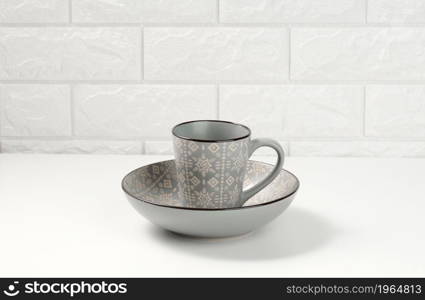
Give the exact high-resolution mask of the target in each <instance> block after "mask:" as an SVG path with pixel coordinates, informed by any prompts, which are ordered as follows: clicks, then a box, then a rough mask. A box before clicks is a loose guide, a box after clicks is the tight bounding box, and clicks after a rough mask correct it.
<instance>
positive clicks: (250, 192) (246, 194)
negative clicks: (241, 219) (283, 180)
mask: <svg viewBox="0 0 425 300" xmlns="http://www.w3.org/2000/svg"><path fill="white" fill-rule="evenodd" d="M260 147H270V148H272V149H274V150H275V151H276V152H277V162H276V165H275V166H274V168H273V170H272V171H271V172H270V174H269V175H267V176H266V178H264V179H263V180H261V181H260V182H259V183H257V184H256V185H254V186H253V187H251V188H249V189H247V190H246V191H243V192H242V195H241V198H240V200H239V203H238V206H242V205H243V204H244V203H245V202H246V201H247V200H248V199H249V198H251V197H252V196H254V195H255V194H257V193H258V192H259V191H261V190H262V189H263V188H265V187H266V186H267V185H268V184H270V183H271V182H272V181H273V179H275V178H276V176H277V175H279V173H280V171H281V169H282V165H283V161H284V159H285V153H284V151H283V149H282V146H280V144H279V143H278V142H276V141H275V140H272V139H268V138H259V139H253V140H252V141H251V142H250V144H249V146H248V157H251V155H252V154H253V153H254V152H255V150H257V149H258V148H260Z"/></svg>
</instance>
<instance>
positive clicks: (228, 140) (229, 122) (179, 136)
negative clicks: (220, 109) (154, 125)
mask: <svg viewBox="0 0 425 300" xmlns="http://www.w3.org/2000/svg"><path fill="white" fill-rule="evenodd" d="M201 122H215V123H227V124H231V125H235V126H240V127H243V128H245V129H246V130H247V131H248V133H247V134H245V135H242V136H239V137H236V138H229V139H219V140H209V139H194V138H191V137H187V136H182V135H178V134H177V133H176V132H175V130H176V128H177V127H179V126H181V125H184V124H189V123H201ZM171 133H172V134H173V135H174V136H175V137H177V138H180V139H184V140H187V141H193V142H204V143H220V142H232V141H238V140H242V139H245V138H247V137H250V136H251V129H249V127H248V126H246V125H243V124H240V123H235V122H231V121H224V120H193V121H186V122H182V123H179V124H177V125H175V126H174V127H173V129H172V130H171Z"/></svg>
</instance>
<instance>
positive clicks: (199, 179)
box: [172, 120, 284, 209]
mask: <svg viewBox="0 0 425 300" xmlns="http://www.w3.org/2000/svg"><path fill="white" fill-rule="evenodd" d="M172 133H173V136H174V137H173V139H174V153H175V156H176V159H175V162H176V169H177V181H178V184H179V192H180V197H181V198H182V199H184V201H185V203H186V205H187V206H188V207H195V208H209V209H220V208H231V207H241V206H242V205H243V204H244V203H245V202H246V201H247V200H248V199H249V198H251V197H252V196H254V195H255V194H256V193H258V192H259V191H260V190H262V189H263V188H264V187H266V186H267V185H268V184H269V183H271V182H272V181H273V179H274V178H275V177H276V176H277V175H278V174H279V172H280V170H281V168H282V165H283V159H284V153H283V149H282V147H281V146H280V145H279V143H278V142H276V141H274V140H271V139H266V138H261V139H254V140H251V130H250V129H249V128H248V127H246V126H244V125H241V124H236V123H232V122H226V121H215V120H200V121H190V122H185V123H181V124H178V125H176V126H175V127H174V128H173V130H172ZM262 146H267V147H271V148H273V149H274V150H275V151H276V152H277V155H278V160H277V163H276V166H275V167H274V169H273V170H272V171H271V172H270V174H268V175H267V176H266V177H265V178H264V179H263V180H262V181H260V182H259V183H257V184H256V185H254V186H252V187H250V188H248V189H247V190H245V191H242V187H243V186H242V185H243V181H244V178H245V169H246V164H247V161H248V159H249V157H250V156H251V155H252V153H253V152H254V151H255V150H256V149H257V148H259V147H262Z"/></svg>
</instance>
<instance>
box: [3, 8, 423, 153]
mask: <svg viewBox="0 0 425 300" xmlns="http://www.w3.org/2000/svg"><path fill="white" fill-rule="evenodd" d="M203 118H205V119H216V118H218V119H226V120H234V121H239V122H243V123H246V124H247V125H249V126H250V127H251V128H252V130H253V136H254V137H255V136H268V137H272V138H275V139H277V140H279V141H280V142H281V143H282V145H283V146H284V148H285V149H286V152H287V153H288V154H289V155H301V156H313V155H317V156H333V155H336V156H383V157H388V156H406V157H415V156H425V1H423V0H178V1H177V0H163V1H157V0H0V147H1V148H0V149H1V151H2V152H22V153H33V152H41V153H118V154H124V153H126V154H141V153H148V154H171V153H172V144H171V142H170V140H171V139H170V129H171V126H172V125H174V124H176V123H178V122H181V121H184V120H190V119H203ZM258 154H266V155H268V154H273V152H272V151H269V150H267V149H261V151H259V152H258Z"/></svg>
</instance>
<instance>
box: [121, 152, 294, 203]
mask: <svg viewBox="0 0 425 300" xmlns="http://www.w3.org/2000/svg"><path fill="white" fill-rule="evenodd" d="M167 161H174V159H170V160H165V161H159V162H155V163H152V164H149V165H146V166H143V167H140V168H137V169H134V170H133V171H131V172H130V173H128V174H127V175H125V176H124V178H123V179H122V181H121V188H122V189H123V191H124V192H125V193H126V194H127V195H129V196H130V197H132V198H134V199H136V200H138V201H142V202H145V203H147V204H150V205H155V206H161V207H167V208H174V209H184V210H202V211H225V210H239V209H248V208H255V207H259V206H266V205H269V204H273V203H276V202H279V201H282V200H285V199H286V198H289V197H290V196H292V195H294V194H295V193H296V192H297V191H298V189H299V187H300V181H299V180H298V177H297V176H295V175H294V174H293V173H291V172H289V171H288V170H285V169H282V170H281V172H282V171H285V172H287V173H289V174H291V175H292V176H294V178H295V180H296V183H297V185H296V187H295V189H294V191H292V192H291V193H289V194H288V195H286V196H284V197H282V198H278V199H275V200H273V201H269V202H265V203H260V204H255V205H249V206H242V207H229V208H197V207H183V206H173V205H163V204H157V203H152V202H149V201H146V200H143V199H140V198H138V197H135V196H133V195H131V194H130V192H129V191H127V190H126V188H125V187H124V180H125V179H126V178H127V176H129V175H130V174H132V173H134V172H136V171H137V170H140V169H142V168H147V167H149V166H152V165H155V164H158V163H163V162H167ZM250 161H253V162H256V163H261V164H264V165H269V166H272V167H273V165H272V164H269V163H265V162H262V161H258V160H250Z"/></svg>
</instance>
